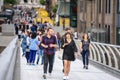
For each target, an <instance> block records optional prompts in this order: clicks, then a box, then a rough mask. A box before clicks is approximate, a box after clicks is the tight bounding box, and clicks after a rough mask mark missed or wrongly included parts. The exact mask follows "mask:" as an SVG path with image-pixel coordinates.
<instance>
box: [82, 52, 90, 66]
mask: <svg viewBox="0 0 120 80" xmlns="http://www.w3.org/2000/svg"><path fill="white" fill-rule="evenodd" d="M89 54H90V51H89V50H83V51H82V59H83V65H84V66H85V65H88V64H89Z"/></svg>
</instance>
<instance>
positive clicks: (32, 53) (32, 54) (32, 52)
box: [29, 50, 37, 63]
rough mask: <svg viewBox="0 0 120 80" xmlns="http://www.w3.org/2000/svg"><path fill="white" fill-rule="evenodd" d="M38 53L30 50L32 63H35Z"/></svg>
mask: <svg viewBox="0 0 120 80" xmlns="http://www.w3.org/2000/svg"><path fill="white" fill-rule="evenodd" d="M36 52H37V50H30V57H29V60H30V63H34V62H35V57H36Z"/></svg>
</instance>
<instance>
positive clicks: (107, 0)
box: [105, 0, 111, 14]
mask: <svg viewBox="0 0 120 80" xmlns="http://www.w3.org/2000/svg"><path fill="white" fill-rule="evenodd" d="M105 3H106V8H105V11H106V13H107V14H109V13H110V12H111V0H106V2H105Z"/></svg>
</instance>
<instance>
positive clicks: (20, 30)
mask: <svg viewBox="0 0 120 80" xmlns="http://www.w3.org/2000/svg"><path fill="white" fill-rule="evenodd" d="M30 16H31V15H29V14H27V12H25V13H22V14H21V19H22V22H20V20H16V21H15V29H16V34H18V38H19V40H20V41H21V47H22V51H23V54H22V56H23V57H24V56H25V57H26V63H27V64H28V65H33V66H35V65H36V64H39V61H40V58H41V65H43V72H44V73H43V78H44V79H46V78H47V73H49V75H51V74H52V71H53V65H54V64H53V63H54V59H55V58H54V57H55V52H56V50H61V49H63V56H62V61H63V73H64V76H63V80H69V72H70V65H71V61H75V59H76V58H77V56H78V49H77V47H76V44H75V41H74V39H78V33H77V32H75V33H74V35H75V36H74V35H73V34H72V32H71V29H70V28H67V29H66V32H65V34H64V35H63V36H61V35H60V33H59V32H57V33H56V34H55V32H54V29H53V28H52V27H51V26H48V25H47V24H48V22H45V23H41V22H37V23H35V22H34V21H33V20H32V17H30ZM23 18H24V19H23ZM28 18H29V19H28ZM89 49H90V39H89V36H88V34H87V33H85V34H84V35H83V39H82V40H81V42H80V53H81V55H82V58H83V68H84V69H88V65H89V54H90V51H89ZM36 54H38V56H37V57H36ZM35 61H36V62H35ZM48 64H49V66H48ZM48 67H49V68H48ZM47 68H48V71H47Z"/></svg>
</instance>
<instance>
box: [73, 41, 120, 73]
mask: <svg viewBox="0 0 120 80" xmlns="http://www.w3.org/2000/svg"><path fill="white" fill-rule="evenodd" d="M80 41H81V40H75V42H76V44H77V47H78V49H79V44H80ZM91 56H92V57H91ZM96 58H97V59H96ZM90 59H91V60H93V61H96V62H98V63H101V64H103V65H106V66H108V67H111V68H114V69H117V70H118V71H120V46H118V45H112V44H105V43H98V42H91V48H90Z"/></svg>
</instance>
